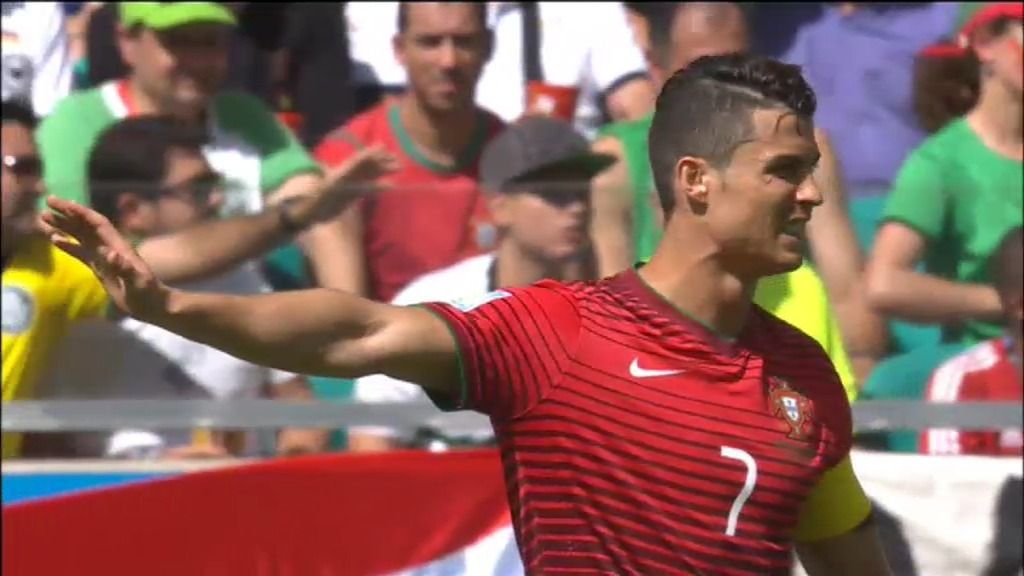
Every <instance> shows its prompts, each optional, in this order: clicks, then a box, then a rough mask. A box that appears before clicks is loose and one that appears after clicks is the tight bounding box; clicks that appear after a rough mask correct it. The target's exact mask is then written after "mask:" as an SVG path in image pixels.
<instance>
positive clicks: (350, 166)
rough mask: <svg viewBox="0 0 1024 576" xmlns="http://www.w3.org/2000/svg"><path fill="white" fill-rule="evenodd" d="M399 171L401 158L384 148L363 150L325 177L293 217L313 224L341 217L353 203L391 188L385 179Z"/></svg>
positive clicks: (328, 172)
mask: <svg viewBox="0 0 1024 576" xmlns="http://www.w3.org/2000/svg"><path fill="white" fill-rule="evenodd" d="M397 169H398V158H396V157H395V155H394V154H391V153H390V152H388V151H387V150H384V149H383V148H381V147H380V146H370V147H367V148H363V149H361V150H359V151H358V152H356V153H355V154H353V155H352V156H350V157H349V158H348V159H347V160H345V162H343V163H342V164H341V165H340V166H338V167H336V168H332V169H330V170H328V171H327V173H326V174H325V175H324V179H323V182H322V184H321V186H320V188H319V190H318V191H317V192H316V193H315V194H314V195H312V196H311V197H310V199H309V201H308V202H303V203H301V204H300V205H299V206H297V207H296V208H295V213H293V214H292V217H293V218H294V219H295V220H296V221H298V222H309V223H312V222H314V221H317V220H328V219H331V218H333V217H335V216H337V215H338V213H340V212H341V211H342V210H344V209H345V208H347V207H348V206H349V205H350V204H351V203H352V202H354V201H356V200H358V199H359V198H362V197H364V196H368V195H370V194H373V193H374V192H376V191H378V190H380V189H381V188H382V187H384V186H386V185H387V182H386V181H384V180H382V178H383V177H384V176H387V175H388V174H391V173H392V172H394V171H395V170H397Z"/></svg>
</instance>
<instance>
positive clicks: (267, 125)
mask: <svg viewBox="0 0 1024 576" xmlns="http://www.w3.org/2000/svg"><path fill="white" fill-rule="evenodd" d="M217 104H218V105H217V114H218V117H219V119H220V121H221V122H222V124H223V125H224V127H225V128H226V129H228V130H230V131H231V132H235V133H239V134H243V135H244V137H245V140H246V141H247V142H248V143H249V144H251V145H254V146H255V147H256V148H257V150H258V151H259V154H260V191H261V192H263V194H271V193H273V192H274V191H275V190H277V189H278V188H279V187H281V185H282V184H284V183H285V182H287V181H288V180H290V179H291V178H293V177H295V176H298V175H300V174H307V173H318V172H319V171H320V167H319V166H318V165H317V163H316V162H315V161H313V158H312V157H311V156H310V155H309V154H308V153H307V152H306V149H305V148H304V147H303V146H302V144H301V143H299V141H298V140H297V139H296V138H295V136H294V135H293V134H292V133H291V131H290V130H289V129H288V128H287V127H285V126H284V125H283V124H281V122H279V121H278V120H277V118H276V117H274V114H273V113H272V112H271V111H270V109H269V108H267V106H266V105H265V104H264V103H263V102H262V101H260V100H258V99H257V98H254V97H252V96H249V95H247V94H237V93H235V94H226V95H224V96H222V97H221V98H220V101H218V103H217Z"/></svg>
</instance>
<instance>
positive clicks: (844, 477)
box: [793, 454, 871, 542]
mask: <svg viewBox="0 0 1024 576" xmlns="http://www.w3.org/2000/svg"><path fill="white" fill-rule="evenodd" d="M870 513H871V501H870V500H868V497H867V495H866V494H864V489H863V488H861V485H860V482H859V481H858V480H857V476H856V474H854V473H853V463H852V462H850V456H849V454H847V455H846V457H844V458H843V459H842V460H841V461H840V462H839V463H838V464H836V465H835V466H833V467H832V468H830V469H828V470H826V471H825V473H824V474H822V476H821V478H820V479H819V480H818V484H817V485H815V487H814V488H813V489H812V490H811V493H810V494H809V495H808V496H807V499H806V500H804V504H803V508H802V509H801V511H800V518H799V520H798V521H797V526H796V530H795V531H794V532H793V539H794V540H796V541H798V542H813V541H816V540H824V539H826V538H832V537H835V536H841V535H843V534H845V533H847V532H849V531H850V530H853V529H854V528H856V527H857V526H858V525H860V523H861V522H863V521H864V519H865V518H867V517H868V514H870Z"/></svg>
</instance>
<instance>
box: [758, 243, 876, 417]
mask: <svg viewBox="0 0 1024 576" xmlns="http://www.w3.org/2000/svg"><path fill="white" fill-rule="evenodd" d="M754 302H755V303H757V305H758V306H760V307H762V308H764V309H765V310H767V311H768V312H771V313H772V314H774V315H775V316H777V317H779V318H781V319H782V320H784V321H786V322H788V323H789V324H792V325H793V326H795V327H797V328H799V329H800V330H801V331H802V332H804V333H805V334H807V335H808V336H810V337H811V338H814V339H815V340H816V341H817V342H818V344H821V347H822V348H824V349H825V353H826V354H828V357H829V359H831V360H832V364H833V365H834V366H835V368H836V372H837V373H838V374H839V379H840V380H841V381H842V382H843V388H845V389H846V397H847V398H848V399H849V400H850V401H851V402H853V400H854V399H855V398H856V397H857V386H856V379H855V377H854V375H853V367H852V366H851V365H850V358H849V357H848V356H847V355H846V348H845V347H844V346H843V339H842V334H840V332H839V324H838V323H837V322H836V319H835V316H834V315H833V314H832V309H831V307H830V306H829V302H828V294H827V293H826V292H825V285H824V284H823V283H822V281H821V278H820V277H819V276H818V273H817V272H815V271H814V269H813V268H811V266H810V265H809V264H807V263H806V262H804V264H803V265H802V266H800V268H797V269H796V270H794V271H793V272H790V273H788V274H780V275H778V276H770V277H768V278H762V279H761V281H760V282H759V283H758V284H757V291H756V292H754Z"/></svg>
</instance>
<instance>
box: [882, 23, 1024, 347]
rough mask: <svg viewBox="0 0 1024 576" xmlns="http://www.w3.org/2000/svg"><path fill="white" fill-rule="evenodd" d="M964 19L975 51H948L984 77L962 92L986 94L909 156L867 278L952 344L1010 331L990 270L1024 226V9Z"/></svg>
mask: <svg viewBox="0 0 1024 576" xmlns="http://www.w3.org/2000/svg"><path fill="white" fill-rule="evenodd" d="M961 22H963V23H964V24H963V25H962V26H961V27H960V34H959V38H960V40H961V42H960V46H962V47H964V48H966V50H962V52H961V53H960V54H959V55H952V54H950V53H951V52H956V51H955V49H947V50H946V57H955V58H962V59H963V60H964V63H966V64H967V65H970V66H973V68H974V69H975V70H976V71H977V75H978V76H977V77H978V78H979V79H980V80H979V81H978V82H977V83H976V84H973V79H972V82H968V83H967V84H966V85H965V86H954V88H955V89H959V90H967V91H970V90H971V88H972V84H973V86H976V90H977V97H976V98H971V99H969V100H968V103H969V104H970V109H969V110H968V111H966V114H965V115H963V116H961V117H958V118H956V119H954V120H951V121H950V122H949V123H947V124H946V125H945V126H943V127H942V128H941V129H939V130H938V131H937V132H936V133H935V134H933V135H932V136H931V137H930V138H929V139H928V140H926V141H925V142H924V143H923V144H922V145H921V146H920V147H919V148H918V149H917V150H915V151H914V152H913V153H911V155H910V156H909V157H908V158H907V160H906V162H905V163H904V165H903V168H902V169H901V170H900V173H899V175H898V176H897V178H896V181H895V183H894V185H893V189H892V191H891V194H890V197H889V198H888V201H887V205H886V209H885V212H884V215H883V225H882V227H881V228H880V229H879V231H878V235H877V237H876V240H875V246H874V252H873V254H872V256H871V259H870V261H869V265H868V278H867V280H868V292H869V298H870V299H871V301H872V304H873V305H874V306H875V307H876V309H878V310H879V311H880V312H883V313H885V314H888V315H891V316H893V317H897V318H901V319H905V320H910V321H913V322H918V323H923V324H941V325H942V326H943V340H944V341H945V342H962V343H974V342H978V341H981V340H985V339H988V338H992V337H995V336H998V335H999V334H1000V332H1001V330H1002V328H1001V326H1000V322H999V319H1000V315H1001V310H1000V305H999V298H998V296H997V295H996V291H995V289H994V288H992V286H991V281H990V278H989V274H988V270H987V266H986V263H987V261H988V259H989V256H990V255H991V254H992V252H993V250H995V248H996V244H997V243H998V242H999V239H1000V238H1001V237H1002V236H1003V235H1004V234H1005V233H1006V231H1008V230H1010V229H1012V228H1014V227H1015V226H1020V225H1021V222H1022V214H1021V213H1022V180H1024V164H1022V158H1024V146H1022V135H1021V122H1022V114H1021V107H1022V86H1024V78H1022V77H1024V72H1022V66H1024V63H1022V58H1021V55H1022V49H1021V44H1022V6H1021V4H1019V3H992V4H978V3H969V4H967V3H965V5H964V10H963V15H962V18H961ZM919 80H920V77H919ZM968 93H969V92H968ZM949 102H950V100H946V103H947V104H948V103H949ZM919 109H920V107H919ZM922 111H924V110H922ZM925 121H927V122H930V121H931V120H930V119H929V118H928V117H926V118H925ZM919 264H923V265H924V271H920V270H919Z"/></svg>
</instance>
